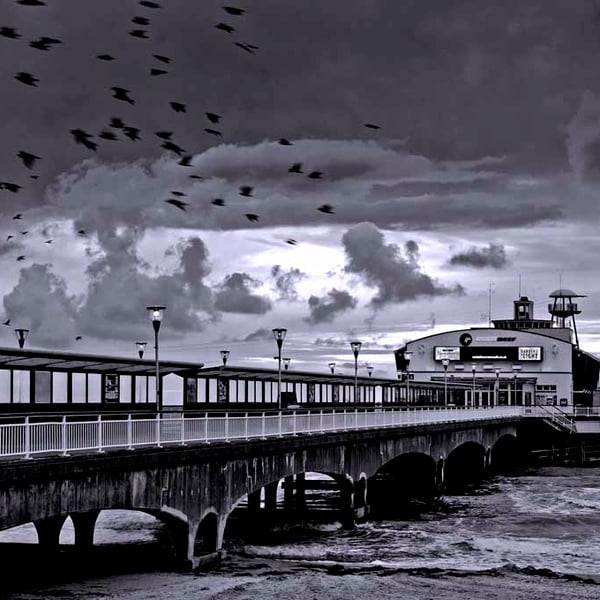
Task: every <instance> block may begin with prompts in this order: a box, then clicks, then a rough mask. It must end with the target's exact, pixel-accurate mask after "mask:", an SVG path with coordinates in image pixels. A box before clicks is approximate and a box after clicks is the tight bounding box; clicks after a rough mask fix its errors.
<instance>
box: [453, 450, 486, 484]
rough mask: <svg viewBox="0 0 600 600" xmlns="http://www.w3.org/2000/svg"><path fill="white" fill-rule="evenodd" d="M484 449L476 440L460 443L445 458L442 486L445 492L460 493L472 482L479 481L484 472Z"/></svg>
mask: <svg viewBox="0 0 600 600" xmlns="http://www.w3.org/2000/svg"><path fill="white" fill-rule="evenodd" d="M486 459H487V454H486V449H485V447H484V446H482V445H481V444H480V443H478V442H474V441H468V442H464V443H463V444H460V445H459V446H457V447H456V448H454V450H452V452H450V454H449V455H448V458H447V459H446V464H445V466H444V487H445V490H446V491H447V492H451V493H460V492H462V491H464V490H465V488H466V487H467V486H468V485H469V484H472V483H477V482H479V481H481V480H482V479H483V478H484V476H485V474H486V462H487V460H486Z"/></svg>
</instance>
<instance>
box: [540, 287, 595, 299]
mask: <svg viewBox="0 0 600 600" xmlns="http://www.w3.org/2000/svg"><path fill="white" fill-rule="evenodd" d="M548 295H549V296H550V298H585V297H586V295H585V294H576V293H575V292H574V291H573V290H569V289H567V288H558V289H557V290H554V291H553V292H552V293H551V294H548Z"/></svg>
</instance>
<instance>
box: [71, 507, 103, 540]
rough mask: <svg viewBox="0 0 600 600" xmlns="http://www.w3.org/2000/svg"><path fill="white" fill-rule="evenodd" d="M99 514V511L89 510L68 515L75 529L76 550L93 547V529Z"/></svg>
mask: <svg viewBox="0 0 600 600" xmlns="http://www.w3.org/2000/svg"><path fill="white" fill-rule="evenodd" d="M99 514H100V511H99V510H91V511H89V512H84V513H71V514H70V515H69V516H70V517H71V521H73V528H74V529H75V546H77V547H78V548H91V547H92V546H93V545H94V528H95V527H96V521H97V519H98V515H99Z"/></svg>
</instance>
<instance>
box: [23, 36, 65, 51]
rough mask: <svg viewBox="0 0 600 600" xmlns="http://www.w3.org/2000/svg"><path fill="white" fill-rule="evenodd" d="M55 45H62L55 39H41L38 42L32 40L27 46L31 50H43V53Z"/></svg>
mask: <svg viewBox="0 0 600 600" xmlns="http://www.w3.org/2000/svg"><path fill="white" fill-rule="evenodd" d="M55 44H62V42H61V41H60V40H57V39H55V38H49V37H41V38H40V39H39V40H34V41H32V42H29V45H30V46H31V48H35V49H36V50H44V51H48V50H50V48H52V46H53V45H55Z"/></svg>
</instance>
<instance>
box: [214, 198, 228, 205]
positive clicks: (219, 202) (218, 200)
mask: <svg viewBox="0 0 600 600" xmlns="http://www.w3.org/2000/svg"><path fill="white" fill-rule="evenodd" d="M211 204H214V205H215V206H225V200H223V198H215V199H214V200H211Z"/></svg>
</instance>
